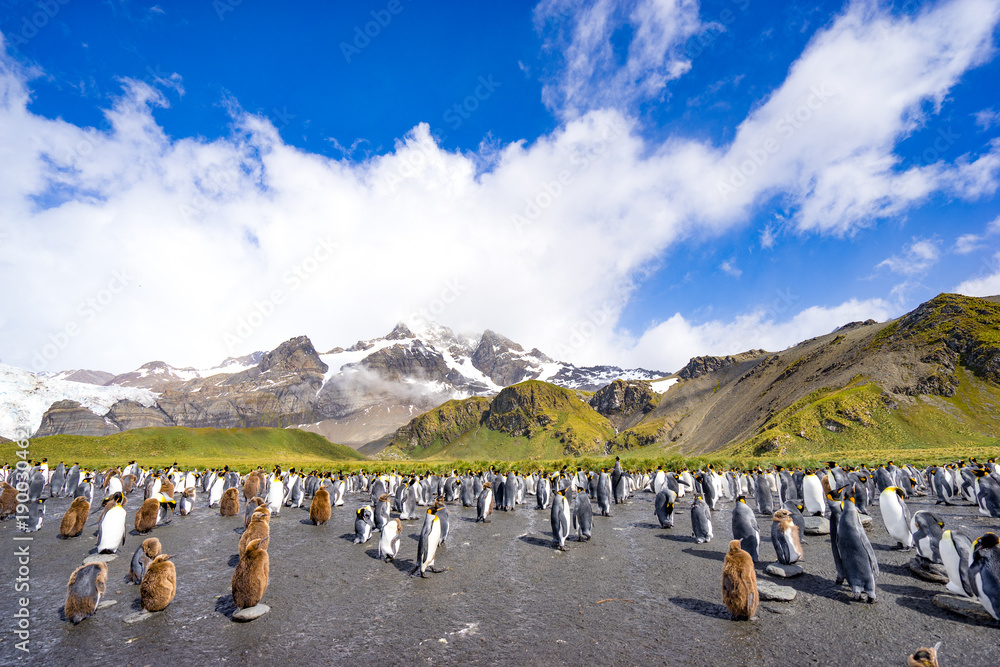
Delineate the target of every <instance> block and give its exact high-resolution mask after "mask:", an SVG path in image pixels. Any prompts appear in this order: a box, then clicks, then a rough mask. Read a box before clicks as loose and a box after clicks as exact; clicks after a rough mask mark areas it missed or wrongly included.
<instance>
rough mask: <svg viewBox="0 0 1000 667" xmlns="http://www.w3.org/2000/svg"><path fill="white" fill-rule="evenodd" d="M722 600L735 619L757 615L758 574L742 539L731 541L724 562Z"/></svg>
mask: <svg viewBox="0 0 1000 667" xmlns="http://www.w3.org/2000/svg"><path fill="white" fill-rule="evenodd" d="M722 601H723V602H724V603H725V605H726V608H727V609H728V610H729V613H730V614H732V615H733V618H734V619H741V618H742V619H746V618H753V617H754V616H756V615H757V604H758V603H759V602H760V600H759V599H758V595H757V574H756V572H754V569H753V558H751V557H750V554H748V553H747V552H746V551H743V549H741V548H740V541H739V540H733V541H732V542H730V543H729V552H728V553H727V554H726V559H725V561H724V562H723V564H722Z"/></svg>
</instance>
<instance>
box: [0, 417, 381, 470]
mask: <svg viewBox="0 0 1000 667" xmlns="http://www.w3.org/2000/svg"><path fill="white" fill-rule="evenodd" d="M14 449H15V445H14V443H11V442H5V443H2V444H0V462H9V463H12V464H13V463H14V461H15V458H14V457H15V453H14ZM29 452H30V457H31V458H32V459H37V460H41V459H42V458H43V457H44V458H47V459H48V460H49V463H50V465H52V466H55V465H56V464H57V463H58V462H59V461H65V462H66V463H67V464H72V463H77V462H79V463H80V465H82V466H86V467H89V468H99V467H103V466H109V465H122V464H124V463H127V462H128V461H131V460H133V459H134V460H136V461H139V462H140V463H141V464H142V465H149V466H170V465H171V464H173V463H174V462H175V461H176V462H177V463H178V464H179V465H180V466H181V467H183V468H188V467H194V466H197V467H198V468H206V467H209V468H211V467H218V466H223V465H229V466H230V467H232V468H236V469H246V470H248V469H250V468H253V467H256V466H257V465H264V466H270V465H273V464H279V465H281V466H283V467H286V468H288V467H291V466H295V467H299V468H308V467H320V466H322V467H326V468H329V467H330V466H331V464H332V463H335V462H336V463H340V462H346V461H359V460H363V459H364V457H363V456H362V455H361V454H358V453H357V452H356V451H354V450H353V449H351V448H350V447H346V446H344V445H336V444H333V443H331V442H330V441H329V440H327V439H326V438H324V437H323V436H321V435H318V434H316V433H309V432H306V431H300V430H298V429H281V428H232V429H213V428H184V427H180V426H175V427H170V428H142V429H134V430H131V431H124V432H122V433H115V434H114V435H108V436H101V437H90V436H80V435H52V436H48V437H44V438H37V439H33V440H31V441H30V445H29Z"/></svg>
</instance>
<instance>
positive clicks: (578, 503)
mask: <svg viewBox="0 0 1000 667" xmlns="http://www.w3.org/2000/svg"><path fill="white" fill-rule="evenodd" d="M573 525H574V526H575V527H576V530H577V535H576V539H577V541H578V542H585V541H586V540H589V539H590V536H591V534H592V533H593V531H594V508H593V506H592V505H591V504H590V496H588V495H587V494H586V492H584V491H580V492H579V493H577V494H576V498H575V499H574V500H573Z"/></svg>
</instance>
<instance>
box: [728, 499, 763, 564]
mask: <svg viewBox="0 0 1000 667" xmlns="http://www.w3.org/2000/svg"><path fill="white" fill-rule="evenodd" d="M732 527H733V539H734V540H739V541H740V548H741V549H743V551H745V552H747V553H748V554H750V558H752V559H753V562H755V563H756V562H757V561H759V560H760V528H759V526H758V525H757V517H755V516H754V513H753V510H752V509H750V508H749V507H747V499H746V496H743V495H739V496H737V497H736V505H734V506H733V525H732Z"/></svg>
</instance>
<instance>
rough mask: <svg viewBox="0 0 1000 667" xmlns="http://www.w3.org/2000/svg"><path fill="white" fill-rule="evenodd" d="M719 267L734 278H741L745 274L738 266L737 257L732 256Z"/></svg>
mask: <svg viewBox="0 0 1000 667" xmlns="http://www.w3.org/2000/svg"><path fill="white" fill-rule="evenodd" d="M719 269H720V270H721V271H722V272H723V273H725V274H726V275H727V276H732V277H733V278H739V277H740V276H742V275H743V270H742V269H741V268H740V267H738V266H736V259H735V258H730V259H727V260H726V261H724V262H723V263H722V264H720V265H719Z"/></svg>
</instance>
